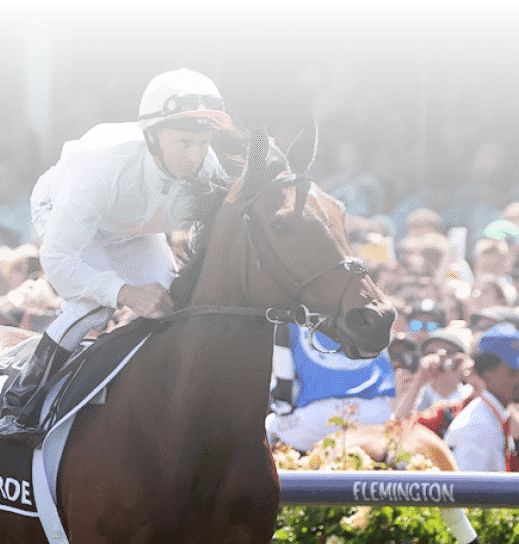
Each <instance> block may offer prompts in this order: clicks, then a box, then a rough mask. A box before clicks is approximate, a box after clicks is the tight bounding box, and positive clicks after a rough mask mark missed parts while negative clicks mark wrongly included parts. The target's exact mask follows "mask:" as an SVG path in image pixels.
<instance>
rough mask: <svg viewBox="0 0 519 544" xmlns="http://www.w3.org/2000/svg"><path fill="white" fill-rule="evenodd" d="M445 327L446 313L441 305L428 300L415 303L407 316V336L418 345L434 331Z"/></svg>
mask: <svg viewBox="0 0 519 544" xmlns="http://www.w3.org/2000/svg"><path fill="white" fill-rule="evenodd" d="M446 325H447V312H446V311H445V308H444V307H443V305H442V304H441V303H439V302H436V301H434V300H432V299H430V298H426V299H424V300H422V301H421V302H417V303H415V304H414V305H413V306H412V307H411V311H410V312H409V313H408V314H407V327H408V334H409V336H410V337H411V338H412V339H413V340H414V341H415V342H418V345H421V343H422V342H423V341H424V340H425V339H426V338H428V337H429V335H430V334H432V333H433V332H434V331H436V330H437V329H439V328H443V327H445V326H446Z"/></svg>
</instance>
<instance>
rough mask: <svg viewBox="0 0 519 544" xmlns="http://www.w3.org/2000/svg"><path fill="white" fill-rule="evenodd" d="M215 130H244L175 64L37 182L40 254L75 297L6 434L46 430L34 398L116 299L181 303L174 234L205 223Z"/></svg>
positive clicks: (157, 313)
mask: <svg viewBox="0 0 519 544" xmlns="http://www.w3.org/2000/svg"><path fill="white" fill-rule="evenodd" d="M215 130H226V131H228V132H230V133H233V134H235V133H236V132H237V129H236V127H235V125H234V124H233V121H232V119H231V117H230V116H229V115H228V114H227V113H226V112H225V107H224V102H223V99H222V97H221V95H220V92H219V91H218V89H217V87H216V85H215V84H214V83H213V82H212V81H211V80H210V79H209V78H208V77H206V76H204V75H202V74H199V73H197V72H193V71H191V70H188V69H186V68H182V69H180V70H174V71H171V72H166V73H164V74H160V75H158V76H156V77H155V78H154V79H153V80H152V81H151V82H150V83H149V85H148V87H147V88H146V90H145V91H144V94H143V97H142V99H141V103H140V107H139V122H138V123H137V122H136V123H117V124H101V125H97V126H95V127H94V128H92V129H91V130H90V131H88V132H87V133H86V134H85V135H84V136H83V137H82V138H80V139H79V140H76V141H72V142H67V143H66V144H65V145H64V147H63V151H62V155H61V158H60V160H59V161H58V163H57V164H56V165H55V166H54V167H52V168H51V169H50V170H49V171H47V172H46V173H45V174H43V175H42V176H41V178H40V179H39V180H38V182H37V183H36V186H35V188H34V191H33V194H32V197H31V205H32V216H33V223H34V226H35V228H36V230H37V232H38V234H39V235H40V236H41V237H42V238H43V243H42V246H41V250H40V260H41V264H42V266H43V268H44V270H45V273H46V275H47V277H48V279H49V281H50V282H51V284H52V285H53V286H54V288H55V289H56V291H57V292H58V293H59V294H60V295H61V296H62V297H63V299H64V300H65V302H64V304H63V313H62V314H61V315H60V316H59V317H58V318H57V319H56V320H55V321H54V322H53V323H52V324H51V325H50V326H49V328H48V329H47V331H46V334H44V336H43V338H42V340H41V342H40V344H39V345H38V347H37V348H36V351H35V353H34V356H33V357H32V359H31V361H29V363H28V364H27V365H25V367H24V369H23V370H22V372H21V374H20V376H19V377H18V378H17V379H16V380H15V381H14V382H13V384H12V385H11V387H10V388H9V389H8V390H7V391H6V392H5V393H4V395H3V406H2V412H1V416H2V419H0V439H2V438H5V439H8V440H9V442H10V443H15V444H24V443H28V442H30V443H34V442H35V441H37V440H39V439H41V435H42V432H41V430H40V429H39V428H38V426H37V425H36V424H35V422H34V421H32V420H33V419H34V417H30V418H29V417H27V415H26V414H24V413H23V412H22V407H23V405H24V404H25V403H26V402H27V401H28V400H29V398H31V396H32V395H33V394H34V392H35V390H36V389H37V388H38V385H39V384H40V383H43V381H45V380H46V379H48V377H49V376H52V375H53V374H55V373H56V371H57V370H59V368H61V366H62V365H63V364H64V362H65V361H66V359H67V358H68V356H69V354H70V352H72V351H73V350H74V349H75V348H76V347H77V346H78V344H79V343H80V341H81V339H82V338H83V337H84V335H85V334H86V333H87V332H88V331H89V330H90V329H92V328H96V327H98V328H99V327H102V326H103V325H104V324H106V322H107V321H108V320H109V319H110V317H111V315H112V313H113V311H114V309H116V308H117V307H121V306H126V307H129V308H130V309H132V310H133V311H134V312H135V313H136V314H138V315H140V316H142V317H147V318H157V317H161V316H162V315H164V314H167V313H169V312H171V311H172V310H173V307H174V304H173V301H172V299H171V297H170V296H169V294H168V287H169V285H170V283H171V281H172V279H173V277H174V262H173V257H172V253H171V249H170V247H169V244H168V241H167V238H166V234H165V233H170V232H171V231H172V230H173V229H175V228H179V227H181V226H185V225H186V224H189V223H190V222H193V221H203V218H198V217H193V215H194V214H196V212H195V211H194V210H198V207H197V204H198V203H199V202H200V200H201V199H202V198H203V196H205V195H208V194H210V193H212V192H214V191H215V188H216V187H217V185H219V180H221V179H222V178H223V177H224V173H223V170H222V167H221V165H220V163H219V161H218V158H217V156H216V154H215V153H214V151H213V149H212V148H211V147H210V144H211V139H212V136H213V132H214V131H215ZM20 415H21V416H22V417H19V416H20ZM32 416H34V415H32Z"/></svg>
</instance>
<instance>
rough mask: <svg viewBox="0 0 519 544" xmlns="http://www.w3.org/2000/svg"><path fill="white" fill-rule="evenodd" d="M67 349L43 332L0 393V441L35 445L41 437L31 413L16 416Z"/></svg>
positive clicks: (65, 356) (61, 362)
mask: <svg viewBox="0 0 519 544" xmlns="http://www.w3.org/2000/svg"><path fill="white" fill-rule="evenodd" d="M69 355H70V352H69V351H67V350H66V349H65V348H62V347H61V346H60V345H59V344H57V343H56V342H54V340H52V338H50V336H48V335H47V334H44V335H43V337H42V339H41V340H40V343H39V344H38V345H37V346H36V350H35V351H34V355H33V356H32V357H31V359H30V360H29V361H28V362H27V364H25V365H24V366H23V368H22V370H21V371H20V373H19V374H18V376H17V377H16V378H15V380H14V381H13V382H12V384H11V385H10V386H9V388H8V389H7V390H6V391H5V393H4V395H3V397H2V413H1V415H2V418H1V419H0V442H3V441H7V442H8V443H9V444H16V445H26V444H27V445H31V444H32V445H37V444H38V443H39V442H41V440H42V439H43V437H44V431H43V430H42V429H40V427H39V426H38V425H37V421H38V419H36V418H35V417H33V414H27V415H25V414H24V416H25V417H24V418H23V420H21V418H19V415H20V413H21V412H22V408H23V407H24V405H25V404H26V403H27V402H28V401H29V399H31V398H32V396H33V395H34V394H35V393H36V392H37V390H38V386H39V385H40V384H42V383H45V381H46V380H47V379H49V377H51V376H52V375H54V374H55V373H56V372H57V371H58V370H59V369H60V368H61V367H62V366H63V365H64V364H65V362H66V361H67V359H68V357H69Z"/></svg>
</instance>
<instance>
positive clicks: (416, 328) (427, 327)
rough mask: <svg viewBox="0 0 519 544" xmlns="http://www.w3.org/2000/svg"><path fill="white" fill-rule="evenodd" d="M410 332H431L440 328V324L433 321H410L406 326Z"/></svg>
mask: <svg viewBox="0 0 519 544" xmlns="http://www.w3.org/2000/svg"><path fill="white" fill-rule="evenodd" d="M408 327H409V330H410V331H411V332H420V331H427V332H433V331H435V330H436V329H438V328H440V324H439V323H436V322H435V321H422V320H421V319H411V320H410V321H409V324H408Z"/></svg>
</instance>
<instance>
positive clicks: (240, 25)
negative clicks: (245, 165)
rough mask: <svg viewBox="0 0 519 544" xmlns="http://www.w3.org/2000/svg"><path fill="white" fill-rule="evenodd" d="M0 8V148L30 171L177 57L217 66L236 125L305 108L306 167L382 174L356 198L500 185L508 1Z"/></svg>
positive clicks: (510, 175) (122, 111)
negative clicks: (309, 160) (312, 160)
mask: <svg viewBox="0 0 519 544" xmlns="http://www.w3.org/2000/svg"><path fill="white" fill-rule="evenodd" d="M0 10H1V15H2V17H1V18H0V30H1V32H0V74H1V76H2V77H1V78H0V154H1V155H2V157H4V158H5V157H8V156H9V155H10V154H12V153H13V151H12V148H13V147H14V148H16V150H17V152H19V150H20V149H23V150H24V151H23V153H21V157H20V162H21V163H22V164H21V165H19V168H21V169H22V171H23V172H22V174H23V176H25V177H26V178H28V180H29V181H28V183H29V184H30V183H31V181H35V179H36V178H37V175H38V174H39V173H41V172H42V171H44V170H45V169H46V168H48V167H49V166H50V165H52V164H54V163H55V162H56V160H57V159H58V158H59V154H60V151H61V147H62V145H63V143H64V141H66V140H69V139H73V138H77V137H79V136H81V135H82V134H83V133H84V132H85V131H86V130H88V129H89V128H90V127H92V126H93V125H95V124H96V123H99V122H105V121H130V120H134V119H135V118H136V115H137V108H138V103H139V100H140V97H141V94H142V92H143V90H144V88H145V86H146V84H147V83H148V81H149V80H150V79H151V78H152V77H153V76H154V75H156V74H157V73H160V72H162V71H166V70H169V69H173V68H178V67H181V66H188V67H190V68H192V69H195V70H199V71H201V72H203V73H205V74H207V75H209V76H210V77H212V78H213V79H214V80H215V81H216V82H217V84H218V85H219V87H220V89H221V92H222V94H223V95H224V97H225V98H226V101H227V104H228V106H229V107H230V108H231V109H232V110H234V111H235V112H236V113H237V114H238V116H239V117H240V118H241V120H242V122H243V123H244V124H245V125H246V126H249V125H250V123H251V121H252V120H253V119H254V118H255V117H256V116H257V115H258V114H260V113H263V112H270V113H274V117H275V114H276V112H277V111H285V112H286V111H288V112H290V111H296V110H297V109H299V108H306V109H310V110H311V111H312V113H313V114H314V116H315V118H316V120H317V122H318V124H319V127H320V132H321V144H320V150H319V156H318V158H317V159H318V160H317V162H316V165H315V173H316V175H319V176H321V177H323V178H329V177H330V176H331V177H332V178H331V179H332V181H333V176H334V175H337V174H338V173H341V172H342V173H344V172H345V171H346V174H351V171H352V170H353V171H354V172H353V173H354V174H358V173H359V172H362V171H369V172H370V173H371V174H373V175H374V176H376V177H377V181H378V183H379V185H382V186H383V189H384V193H383V194H384V196H383V198H382V197H381V198H379V200H380V202H378V203H377V204H376V205H373V206H372V209H371V210H370V211H373V212H381V213H390V212H391V210H393V209H394V208H395V206H397V205H398V204H399V203H400V202H402V201H403V200H405V198H406V196H408V195H410V194H412V193H413V192H414V191H416V190H417V188H420V187H424V186H426V185H429V186H431V185H430V184H431V183H432V184H433V185H432V186H434V187H438V188H440V189H442V188H443V187H447V188H449V187H451V188H452V186H453V185H455V186H456V187H462V186H466V185H467V183H468V184H469V187H470V189H469V192H471V191H472V190H473V189H474V187H476V189H477V190H478V191H482V190H483V189H481V188H482V187H484V186H485V185H486V184H488V180H489V179H491V178H492V186H493V187H495V188H497V189H498V190H496V191H494V194H493V195H491V197H489V198H494V199H495V200H496V201H495V202H493V205H494V206H495V207H496V208H497V209H501V208H502V207H503V201H505V200H506V199H508V196H509V193H510V191H512V189H513V187H512V186H513V184H514V183H515V176H516V168H515V162H516V161H515V158H516V157H515V156H516V154H517V149H518V148H517V145H516V144H517V140H518V137H517V130H516V125H517V119H518V118H519V102H518V93H517V82H518V81H519V79H518V77H517V76H518V75H519V51H518V45H519V38H518V32H517V30H518V28H519V18H518V12H517V9H516V8H515V7H514V6H513V5H504V4H503V5H500V4H499V3H495V2H490V1H487V2H479V3H474V2H473V3H469V2H460V1H458V2H450V3H447V2H443V3H442V2H435V3H433V2H414V3H393V2H391V3H389V2H362V3H360V2H341V3H340V5H339V3H336V2H334V3H332V2H327V1H324V2H317V1H313V2H303V1H301V2H295V1H293V0H284V1H283V0H282V1H280V2H274V1H272V0H267V1H265V2H261V3H260V2H246V3H245V2H238V1H234V2H209V1H205V2H193V1H189V2H184V3H179V2H153V1H152V2H139V3H138V4H136V3H131V2H127V3H125V2H122V1H116V0H108V1H107V2H99V1H94V2H88V3H87V2H84V1H76V2H69V3H66V4H65V3H52V2H32V3H31V2H22V3H20V4H18V5H17V6H16V7H15V6H4V7H2V8H0ZM22 127H23V128H22ZM276 130H277V131H278V136H279V138H280V139H282V138H283V137H287V138H289V137H290V135H291V134H290V127H279V126H277V127H276ZM284 131H285V132H284ZM439 157H441V161H439ZM498 171H500V172H501V174H500V175H499V176H497V177H496V173H497V172H498ZM503 171H506V175H503V174H502V172H503ZM492 176H493V177H492ZM431 180H432V181H431ZM470 184H472V185H470ZM514 191H515V189H514ZM505 192H506V197H505V196H504V194H505ZM487 196H488V195H483V196H482V197H481V198H487ZM518 196H519V195H518ZM515 198H516V195H515V194H512V199H515ZM350 211H351V210H350ZM368 211H369V210H368ZM353 212H355V213H357V212H358V210H355V209H354V210H353ZM360 213H361V215H362V214H364V215H366V214H367V212H362V210H361V212H360Z"/></svg>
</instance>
